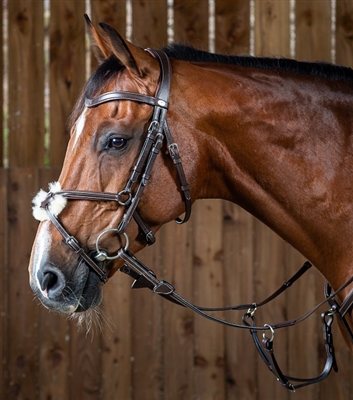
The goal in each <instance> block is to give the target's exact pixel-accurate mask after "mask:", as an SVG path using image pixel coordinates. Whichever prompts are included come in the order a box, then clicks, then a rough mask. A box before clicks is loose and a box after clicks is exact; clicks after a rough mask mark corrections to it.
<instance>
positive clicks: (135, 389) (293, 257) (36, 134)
mask: <svg viewBox="0 0 353 400" xmlns="http://www.w3.org/2000/svg"><path fill="white" fill-rule="evenodd" d="M87 9H89V10H90V14H91V16H92V19H93V21H94V22H95V23H97V22H99V21H105V22H108V23H111V24H113V25H114V26H115V27H116V28H117V29H118V30H119V31H120V32H121V33H122V34H124V33H125V32H126V31H128V32H129V35H131V38H132V40H133V41H134V42H135V43H137V44H139V45H141V46H151V47H153V46H155V47H160V46H163V45H165V44H166V43H167V41H168V37H169V38H170V37H173V38H174V40H175V41H181V42H187V43H191V44H194V45H195V46H197V47H200V48H203V49H207V48H209V46H210V43H211V45H212V46H214V48H215V50H216V51H217V52H223V53H228V54H229V53H242V54H246V53H249V52H250V51H252V52H254V53H255V54H256V55H276V56H295V57H296V58H297V59H302V60H319V59H320V60H328V61H331V60H334V61H336V62H337V63H339V64H343V65H350V66H353V44H352V40H353V39H352V37H353V2H352V1H351V0H335V1H331V0H321V1H316V0H306V1H305V0H297V1H295V0H252V1H249V0H234V1H229V0H215V1H207V0H174V1H168V2H167V1H166V0H165V1H164V0H159V1H157V0H156V1H154V0H151V1H147V0H130V1H128V2H127V4H126V2H125V0H124V1H119V0H115V1H114V0H91V1H83V0H82V1H81V0H60V1H59V0H51V1H49V0H46V1H42V0H7V1H2V2H1V3H0V11H1V12H0V14H1V15H3V23H2V24H1V25H0V29H1V33H0V39H1V40H2V46H0V48H1V50H2V51H1V52H0V69H1V71H0V72H1V74H2V75H4V77H5V78H4V84H3V91H0V100H1V102H2V103H3V104H4V108H3V109H4V113H3V118H1V119H0V123H1V128H2V130H3V131H4V132H5V134H4V135H3V136H2V140H0V151H1V152H0V154H4V157H0V164H1V165H0V167H1V169H0V187H1V206H0V239H1V245H0V260H1V267H2V268H1V272H0V279H1V304H0V313H1V314H0V315H1V318H0V335H1V336H0V358H1V360H2V362H1V363H0V372H1V386H0V398H1V399H6V400H8V399H29V400H32V399H33V400H37V399H40V400H49V399H50V400H54V399H55V400H77V399H80V400H90V399H92V400H93V399H103V400H115V399H119V400H150V399H151V400H152V399H153V400H157V399H158V400H174V399H185V400H189V399H201V400H208V399H218V400H222V399H241V400H255V399H258V400H260V399H261V400H262V399H266V400H267V399H271V400H276V399H281V400H283V399H289V397H290V396H292V395H291V394H289V393H287V392H286V391H285V390H284V389H283V388H282V387H281V386H280V385H279V384H278V382H276V380H275V378H274V377H273V376H272V374H271V373H270V372H269V371H268V370H267V368H266V367H265V366H264V365H263V363H262V360H261V359H260V357H259V356H258V355H257V353H256V352H255V349H254V346H253V344H252V342H251V338H250V335H249V333H248V332H244V331H238V330H235V329H231V328H224V327H222V326H220V325H217V324H215V323H213V322H210V321H208V320H204V319H202V318H201V317H199V316H195V315H193V314H192V313H190V312H189V311H187V310H185V309H183V308H181V307H178V306H176V305H173V304H169V302H166V301H164V300H163V299H161V298H159V297H157V296H154V295H153V294H151V293H150V292H148V291H133V292H131V291H130V279H129V278H128V277H125V276H122V275H123V274H117V275H116V276H115V277H114V279H112V280H111V281H109V283H108V284H107V285H106V287H105V288H104V295H105V300H104V304H103V307H102V308H103V317H102V318H103V327H102V331H101V332H99V331H97V330H95V332H94V334H92V333H89V334H86V331H85V329H81V330H78V328H77V326H76V322H74V321H71V320H67V319H65V318H63V317H62V316H59V315H57V314H54V313H49V312H48V311H47V310H46V309H44V308H43V307H42V306H39V305H38V301H36V300H33V295H32V294H31V291H30V288H29V285H28V273H27V265H28V260H29V254H30V249H31V244H32V241H33V238H34V234H35V230H36V227H37V223H36V222H35V221H34V220H33V218H32V217H31V198H32V196H33V195H34V194H35V193H36V192H37V191H38V189H39V188H40V187H43V188H45V187H47V183H48V182H49V181H52V180H54V179H55V178H57V176H58V174H59V170H60V166H61V164H62V160H63V157H64V152H65V147H66V143H67V141H68V132H67V130H66V121H67V117H68V115H69V113H70V110H71V109H72V107H73V104H74V102H75V99H76V98H77V96H78V93H79V91H80V88H81V87H82V85H83V84H84V82H85V80H86V77H85V76H86V69H87V63H88V64H89V65H90V64H91V63H92V65H94V62H93V61H91V60H90V59H89V57H87V53H86V44H85V33H84V19H83V14H84V12H85V11H86V10H87ZM167 16H169V18H167ZM168 32H169V33H168ZM142 258H143V261H145V262H146V263H147V265H149V266H151V267H152V268H153V269H154V270H155V271H156V273H157V274H158V276H159V277H163V278H165V279H166V280H168V281H170V282H172V283H173V284H174V285H175V286H176V288H177V290H178V291H179V292H180V294H181V295H183V296H185V297H186V298H187V299H190V300H191V301H193V302H195V303H196V304H200V305H208V306H222V305H229V304H237V303H240V302H242V303H244V302H252V301H254V300H259V299H262V298H264V297H266V296H267V295H268V294H270V293H271V292H272V291H274V290H275V289H276V288H277V287H279V286H280V285H281V284H282V282H283V281H285V280H286V279H287V278H288V277H289V276H290V275H291V274H293V273H294V272H295V270H296V269H297V268H299V267H300V266H301V263H302V262H303V259H302V257H301V256H300V255H299V254H298V253H296V252H295V251H294V250H293V249H292V248H291V247H290V246H289V245H288V244H286V243H284V242H283V241H282V240H281V239H279V238H278V237H277V236H276V235H275V234H273V233H272V232H271V231H270V230H269V229H267V228H266V227H265V226H264V225H262V224H261V223H260V222H258V221H257V220H255V219H254V218H253V217H252V216H250V215H249V214H247V213H246V212H244V211H243V210H241V209H240V208H239V207H237V206H235V205H233V204H230V203H227V202H223V201H218V200H217V201H215V200H213V201H208V200H207V201H202V202H200V203H199V204H197V205H196V206H195V208H194V211H193V217H192V220H191V221H190V222H189V223H188V224H186V225H185V226H177V225H176V224H173V223H171V224H169V225H167V226H165V227H164V228H163V230H162V233H160V234H158V235H157V242H156V244H155V245H154V246H152V247H151V248H149V249H148V250H146V251H144V252H143V255H142ZM322 284H323V280H322V278H321V276H320V275H319V274H318V273H317V272H315V271H312V272H310V273H309V274H308V276H306V277H305V278H302V281H301V282H299V283H296V284H295V286H294V287H293V288H292V289H291V291H290V292H289V293H288V294H287V293H286V294H285V295H283V296H282V298H281V299H280V300H278V301H275V302H274V303H273V304H271V306H269V307H266V309H265V310H264V311H263V312H262V314H261V317H260V320H259V323H266V322H268V323H273V322H277V321H280V320H284V319H286V318H294V317H297V316H299V315H301V314H303V313H304V312H306V311H307V310H309V309H310V308H311V307H313V305H315V304H316V303H317V302H318V301H320V300H321V299H322V298H323V287H322ZM224 314H225V315H224V316H225V317H229V318H233V319H235V320H240V315H239V314H237V315H236V316H232V315H228V313H224ZM335 341H336V342H335V343H336V351H337V360H338V366H339V373H338V374H335V373H332V375H331V376H330V377H329V378H328V379H327V380H326V381H325V382H323V383H321V384H319V385H315V386H312V387H308V388H304V389H301V390H300V391H298V393H297V394H296V399H298V400H299V399H305V400H307V399H311V400H319V399H320V400H326V399H333V398H334V399H336V400H347V399H353V382H352V379H351V378H352V376H353V375H352V373H353V357H352V355H351V354H350V353H349V352H348V350H347V348H346V346H345V345H344V343H343V339H342V337H341V336H340V333H339V332H338V329H337V327H335ZM322 346H323V344H322V338H321V327H320V324H319V316H315V317H312V318H311V319H310V321H308V322H305V323H303V324H301V325H299V326H298V327H295V328H290V329H287V330H282V331H279V332H278V336H277V334H276V349H277V352H278V354H279V362H280V363H281V365H282V366H283V367H284V368H285V370H286V371H288V374H291V375H299V376H313V375H315V374H317V373H318V372H319V371H320V369H321V368H322V366H323V362H324V359H323V356H324V351H323V347H322Z"/></svg>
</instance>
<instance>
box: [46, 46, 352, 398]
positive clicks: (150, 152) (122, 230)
mask: <svg viewBox="0 0 353 400" xmlns="http://www.w3.org/2000/svg"><path fill="white" fill-rule="evenodd" d="M147 51H148V52H149V53H150V54H151V55H152V56H153V57H155V58H156V59H157V60H158V61H159V64H160V81H159V86H158V89H157V93H156V95H155V96H147V95H143V94H140V93H132V92H126V91H114V92H108V93H104V94H101V95H100V96H97V97H95V98H93V99H86V102H85V105H86V107H88V108H92V107H97V106H99V105H101V104H103V103H106V102H110V101H122V100H125V101H126V100H128V101H133V102H138V103H143V104H148V105H150V106H152V107H153V108H154V111H153V116H152V120H151V122H150V125H149V128H148V131H147V136H146V139H145V141H144V143H143V146H142V148H141V151H140V154H139V156H138V159H137V162H136V164H135V166H134V168H133V171H132V173H131V175H130V177H129V179H128V181H127V183H126V185H125V188H124V189H123V190H122V191H120V192H119V193H106V192H105V193H101V192H93V191H82V190H61V191H59V192H55V193H51V192H49V193H48V195H47V197H46V199H45V200H44V201H43V202H42V203H41V208H43V209H45V210H46V212H47V215H48V217H49V219H50V221H51V222H52V223H53V224H54V226H55V227H56V229H57V230H58V231H59V232H60V233H61V235H62V236H63V238H64V241H65V243H66V244H67V245H68V246H69V247H70V248H71V249H72V250H73V251H75V252H76V253H77V254H78V255H79V256H80V257H81V258H82V259H83V260H84V261H85V262H86V263H87V265H88V266H89V267H90V268H92V270H93V271H95V272H96V273H97V274H98V276H99V277H100V279H101V281H102V282H103V283H105V282H106V281H107V280H108V277H107V274H106V271H105V270H104V268H102V267H101V265H100V264H101V263H102V262H103V261H105V260H114V259H117V258H120V259H122V260H123V261H124V266H123V267H122V268H121V269H120V271H122V272H124V273H126V274H128V275H130V276H131V277H132V278H133V279H134V283H133V285H132V287H133V288H149V289H151V290H152V291H153V292H154V293H157V294H159V295H161V296H163V297H164V298H166V299H168V300H171V301H173V302H174V303H177V304H179V305H182V306H184V307H187V308H189V309H191V310H193V311H194V312H196V313H198V314H199V315H201V316H203V317H206V318H208V319H210V320H212V321H216V322H220V323H222V324H224V325H226V326H230V327H236V328H241V329H248V330H249V331H250V333H251V335H252V338H253V340H254V343H255V346H256V348H257V350H258V352H259V354H260V356H261V358H262V359H263V361H264V362H265V363H266V365H267V366H268V368H269V369H270V371H271V372H272V373H274V374H275V376H276V378H277V380H278V381H279V382H280V383H281V384H282V385H283V386H284V387H286V388H287V389H289V390H290V391H295V390H296V389H298V388H300V387H303V386H307V385H310V384H313V383H317V382H320V381H321V380H323V379H325V378H326V377H327V376H328V375H329V373H330V372H331V370H332V369H334V370H335V371H336V372H337V365H336V360H335V353H334V346H333V338H332V331H331V325H332V322H333V318H334V315H337V316H338V317H339V319H340V320H341V321H342V323H343V326H344V327H345V329H346V330H347V332H348V336H349V338H350V340H351V342H352V343H353V333H352V331H351V329H350V327H349V325H348V323H347V322H346V320H345V315H346V314H347V312H348V311H350V310H351V308H352V304H353V290H352V291H351V292H350V293H349V294H348V295H347V297H346V298H345V300H344V301H343V302H342V304H341V305H339V304H338V302H337V300H336V299H335V297H336V296H337V294H338V293H339V292H341V291H342V290H343V289H345V288H346V287H348V286H349V285H350V284H351V283H352V282H353V277H351V278H350V279H349V280H348V281H347V282H346V283H344V284H343V285H342V286H341V287H340V288H339V289H338V290H336V291H335V292H332V289H331V288H330V286H329V285H328V283H326V284H325V296H326V298H325V300H323V301H322V302H321V303H320V304H318V305H317V306H316V307H314V308H313V309H312V310H311V311H309V312H307V313H306V314H304V315H303V316H301V317H300V318H297V319H294V320H290V321H285V322H282V323H278V324H272V325H270V324H265V325H264V326H257V325H256V321H255V313H256V310H257V309H258V308H260V307H261V306H263V305H265V304H267V303H269V302H270V301H271V300H273V299H274V298H276V297H277V296H279V295H280V294H281V293H283V292H284V291H285V290H286V289H287V288H288V287H290V286H291V285H292V284H293V283H294V282H295V281H296V280H297V279H299V278H300V277H301V276H302V275H303V274H304V273H305V272H306V271H307V270H308V269H309V268H310V267H311V264H310V263H309V262H306V263H305V264H304V265H303V266H302V268H301V269H300V270H299V271H298V272H297V273H296V274H295V275H293V277H292V278H291V279H290V280H288V281H287V282H285V283H284V284H283V285H282V286H281V287H280V288H279V289H278V290H277V291H276V292H275V293H273V294H272V295H271V296H269V297H268V298H267V299H265V300H264V301H262V302H259V303H251V304H241V305H237V306H232V307H225V308H204V307H198V306H195V305H193V304H191V303H190V302H188V301H187V300H185V299H184V298H183V297H181V296H180V295H178V294H177V293H176V292H175V289H174V287H173V286H172V285H171V284H170V283H168V282H166V281H163V280H159V279H158V278H157V277H156V275H155V273H154V272H153V271H152V270H150V269H149V268H147V267H146V266H145V265H144V264H143V263H142V262H141V261H140V260H138V259H137V258H136V257H135V256H134V255H132V254H131V253H130V251H129V249H128V247H129V239H128V236H127V234H126V229H127V227H128V225H129V223H130V221H131V219H132V218H134V220H135V221H136V223H137V224H138V226H139V228H140V230H141V232H142V233H143V235H144V238H145V240H146V243H147V245H150V244H153V243H154V241H155V237H154V234H153V232H152V231H151V229H150V228H149V227H148V226H147V224H146V223H145V222H144V220H143V218H142V217H141V216H140V214H139V212H138V210H137V207H138V204H139V201H140V199H141V196H142V194H143V191H144V188H145V187H146V185H147V184H148V181H149V179H150V176H151V170H152V167H153V165H154V163H155V160H156V158H157V155H158V154H159V151H160V149H161V147H162V145H163V143H164V139H165V140H166V143H167V146H168V150H169V155H170V156H171V158H172V160H173V162H174V165H175V167H176V170H177V175H178V179H179V183H180V190H181V193H182V196H183V200H184V203H185V216H184V218H183V219H179V218H177V219H176V222H177V223H179V224H181V223H184V222H186V221H187V220H188V219H189V217H190V214H191V195H190V190H189V186H188V183H187V180H186V177H185V173H184V170H183V166H182V161H181V157H180V155H179V149H178V145H177V144H176V143H175V142H174V141H173V138H172V135H171V133H170V130H169V128H168V124H167V120H166V115H167V110H168V106H169V92H170V83H171V65H170V61H169V58H168V57H167V55H166V54H165V53H163V52H161V51H156V50H153V49H147ZM136 186H137V188H136V189H135V187H136ZM56 195H61V196H63V197H65V198H66V199H68V200H91V201H115V202H117V203H118V204H120V205H122V206H124V207H125V213H124V216H123V218H122V220H121V222H120V224H119V226H118V227H117V228H108V229H106V230H104V231H103V232H101V234H100V235H99V236H98V238H97V241H96V254H95V256H94V257H91V256H90V255H88V253H87V252H86V251H85V250H84V249H83V248H82V247H81V246H80V244H79V242H78V240H77V239H76V238H75V237H73V236H72V235H70V234H69V233H68V232H67V230H66V229H65V228H64V227H63V225H62V224H61V222H59V220H58V218H57V216H56V215H54V214H53V213H52V212H51V210H50V207H49V206H50V203H51V202H52V201H53V199H54V198H55V196H56ZM108 232H115V233H116V234H120V235H123V236H124V237H125V240H126V243H125V246H123V247H121V248H120V250H119V251H118V252H117V254H116V255H110V256H109V255H108V254H107V253H106V252H105V251H104V250H101V249H100V247H99V241H100V239H101V238H102V236H104V235H105V234H106V233H108ZM325 303H329V304H330V309H329V310H328V311H326V312H323V313H322V314H321V320H322V324H323V336H324V342H325V349H326V363H325V366H324V368H323V370H322V372H321V374H320V375H319V376H317V377H315V378H309V379H306V378H303V379H302V378H295V377H290V376H286V375H284V374H283V373H282V371H281V369H280V367H279V365H278V363H277V361H276V358H275V355H274V335H275V330H277V329H280V328H284V327H289V326H294V325H296V324H298V323H300V322H302V321H304V320H305V319H307V318H308V317H309V316H310V315H312V314H313V313H314V312H315V311H316V310H318V309H319V308H320V307H321V306H323V305H324V304H325ZM226 310H246V312H245V314H244V315H243V324H237V323H233V322H229V321H227V320H224V319H220V318H217V317H215V316H214V315H212V314H210V312H217V311H226ZM258 332H262V336H263V337H262V340H260V339H259V337H258ZM292 382H296V383H295V384H293V383H292Z"/></svg>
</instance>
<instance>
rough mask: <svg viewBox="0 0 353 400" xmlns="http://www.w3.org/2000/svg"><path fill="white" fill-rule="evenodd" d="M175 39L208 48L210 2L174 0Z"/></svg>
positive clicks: (203, 48) (200, 47)
mask: <svg viewBox="0 0 353 400" xmlns="http://www.w3.org/2000/svg"><path fill="white" fill-rule="evenodd" d="M174 40H175V42H177V43H178V42H180V43H185V44H189V45H193V46H195V47H197V48H199V49H202V50H208V2H207V1H198V0H174Z"/></svg>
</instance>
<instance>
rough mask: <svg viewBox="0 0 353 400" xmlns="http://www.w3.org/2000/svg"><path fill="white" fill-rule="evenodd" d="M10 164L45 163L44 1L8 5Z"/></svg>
mask: <svg viewBox="0 0 353 400" xmlns="http://www.w3.org/2000/svg"><path fill="white" fill-rule="evenodd" d="M8 15H9V23H8V26H9V38H8V40H9V41H8V62H9V65H10V66H11V67H10V68H8V79H9V81H8V85H9V86H8V87H9V114H8V126H9V165H10V166H36V165H43V162H44V147H43V145H44V111H43V110H44V51H43V48H44V46H43V37H44V23H43V2H42V1H35V0H13V1H9V2H8Z"/></svg>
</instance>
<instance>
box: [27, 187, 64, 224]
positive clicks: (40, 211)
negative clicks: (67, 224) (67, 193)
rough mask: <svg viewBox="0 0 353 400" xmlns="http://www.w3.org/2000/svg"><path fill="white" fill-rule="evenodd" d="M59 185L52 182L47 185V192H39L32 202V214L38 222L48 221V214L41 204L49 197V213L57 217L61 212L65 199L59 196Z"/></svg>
mask: <svg viewBox="0 0 353 400" xmlns="http://www.w3.org/2000/svg"><path fill="white" fill-rule="evenodd" d="M59 192H61V185H60V183H59V182H53V183H50V184H49V192H46V191H44V190H42V189H41V190H40V191H39V192H38V193H37V195H36V196H35V197H34V199H33V200H32V203H33V207H32V214H33V217H34V218H35V219H37V220H38V221H46V220H49V217H48V214H47V212H46V210H45V208H43V207H42V203H43V202H44V201H45V200H46V199H47V198H48V196H49V195H51V197H52V198H51V201H50V203H49V206H48V207H49V211H50V212H51V213H52V214H53V215H54V216H55V217H57V216H58V215H59V214H60V213H61V211H62V210H63V209H64V208H65V206H66V203H67V199H66V198H65V197H64V196H63V195H61V194H60V193H59Z"/></svg>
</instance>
